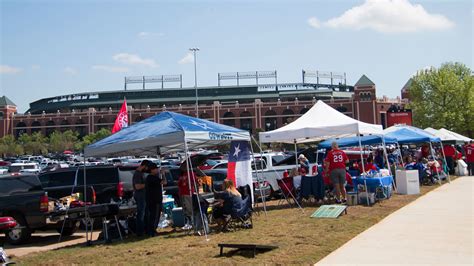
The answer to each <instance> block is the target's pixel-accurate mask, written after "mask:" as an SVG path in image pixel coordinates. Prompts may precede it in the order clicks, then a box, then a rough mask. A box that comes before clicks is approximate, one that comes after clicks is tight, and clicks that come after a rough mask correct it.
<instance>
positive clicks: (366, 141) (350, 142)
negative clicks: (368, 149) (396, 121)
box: [318, 135, 397, 149]
mask: <svg viewBox="0 0 474 266" xmlns="http://www.w3.org/2000/svg"><path fill="white" fill-rule="evenodd" d="M384 138H385V143H386V144H396V143H397V139H395V138H391V137H384ZM360 139H361V143H362V145H373V144H381V143H383V141H382V137H380V136H374V135H370V136H362V137H361V138H360ZM333 141H336V142H337V144H338V145H339V147H341V148H342V147H355V146H359V138H358V137H349V138H340V139H336V138H331V139H327V140H325V141H323V142H321V143H319V145H318V149H328V148H331V144H332V142H333Z"/></svg>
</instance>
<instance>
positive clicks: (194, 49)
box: [189, 47, 199, 118]
mask: <svg viewBox="0 0 474 266" xmlns="http://www.w3.org/2000/svg"><path fill="white" fill-rule="evenodd" d="M189 51H191V52H193V55H194V91H195V93H196V117H198V118H199V107H198V89H197V68H196V52H197V51H199V48H197V47H196V48H189Z"/></svg>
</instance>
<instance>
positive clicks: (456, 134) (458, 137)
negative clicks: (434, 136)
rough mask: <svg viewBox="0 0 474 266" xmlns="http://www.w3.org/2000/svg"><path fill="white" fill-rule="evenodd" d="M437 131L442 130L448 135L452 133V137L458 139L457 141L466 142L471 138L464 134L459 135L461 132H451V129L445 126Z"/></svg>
mask: <svg viewBox="0 0 474 266" xmlns="http://www.w3.org/2000/svg"><path fill="white" fill-rule="evenodd" d="M439 131H440V132H443V133H445V134H448V135H452V136H453V137H454V138H456V139H457V140H459V141H463V142H466V141H471V140H472V139H470V138H468V137H466V136H463V135H461V134H458V133H456V132H453V131H451V130H448V129H446V128H441V129H440V130H439Z"/></svg>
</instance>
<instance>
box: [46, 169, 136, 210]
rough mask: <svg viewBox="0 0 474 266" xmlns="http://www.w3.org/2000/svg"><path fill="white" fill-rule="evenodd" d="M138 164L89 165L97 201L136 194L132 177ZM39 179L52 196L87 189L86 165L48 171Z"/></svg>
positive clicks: (88, 184)
mask: <svg viewBox="0 0 474 266" xmlns="http://www.w3.org/2000/svg"><path fill="white" fill-rule="evenodd" d="M135 169H136V167H135V166H112V165H104V166H88V167H86V172H85V176H86V185H87V186H88V187H89V186H90V187H92V188H93V190H94V191H95V197H96V202H97V203H109V202H111V200H113V201H118V200H120V199H121V198H127V199H128V198H131V197H132V196H133V187H132V178H133V172H134V171H135ZM38 177H39V180H40V181H41V184H42V186H43V188H44V189H45V191H47V192H48V195H49V196H50V197H52V198H55V199H59V198H62V197H65V196H68V195H71V193H76V192H81V191H83V190H84V167H70V168H60V169H55V170H52V171H44V172H41V173H40V174H39V176H38Z"/></svg>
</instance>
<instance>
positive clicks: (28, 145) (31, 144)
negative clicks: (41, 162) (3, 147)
mask: <svg viewBox="0 0 474 266" xmlns="http://www.w3.org/2000/svg"><path fill="white" fill-rule="evenodd" d="M17 142H18V144H20V145H22V147H23V150H24V152H25V153H26V154H32V155H38V154H47V153H48V139H47V138H46V137H45V136H43V134H41V132H35V133H33V134H31V135H28V134H21V136H20V137H19V138H18V140H17Z"/></svg>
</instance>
